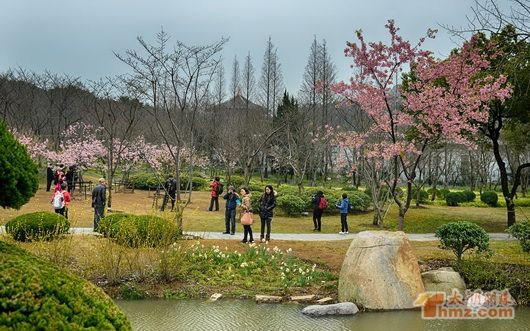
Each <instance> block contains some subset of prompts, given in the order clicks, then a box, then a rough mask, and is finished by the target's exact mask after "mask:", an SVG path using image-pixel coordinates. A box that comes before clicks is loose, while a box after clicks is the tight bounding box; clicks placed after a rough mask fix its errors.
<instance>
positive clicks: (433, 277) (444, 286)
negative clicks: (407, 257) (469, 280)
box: [421, 267, 466, 296]
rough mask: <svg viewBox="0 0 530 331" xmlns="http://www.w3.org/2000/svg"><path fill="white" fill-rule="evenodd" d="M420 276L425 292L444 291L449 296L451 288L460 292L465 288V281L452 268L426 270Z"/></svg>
mask: <svg viewBox="0 0 530 331" xmlns="http://www.w3.org/2000/svg"><path fill="white" fill-rule="evenodd" d="M421 278H422V280H423V285H424V286H425V291H427V292H445V293H446V294H447V295H448V296H450V295H451V294H452V293H453V289H457V290H459V291H460V293H462V294H463V293H464V291H465V290H466V283H465V282H464V280H463V279H462V277H460V274H459V273H458V272H456V271H454V270H453V268H449V267H446V268H440V269H437V270H431V271H427V272H424V273H422V274H421Z"/></svg>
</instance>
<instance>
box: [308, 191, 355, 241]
mask: <svg viewBox="0 0 530 331" xmlns="http://www.w3.org/2000/svg"><path fill="white" fill-rule="evenodd" d="M312 204H313V225H314V229H313V231H317V232H320V231H321V229H322V214H323V213H324V210H325V209H326V208H328V201H327V199H326V197H325V196H324V192H322V191H318V192H317V193H316V194H315V195H314V196H313V199H312ZM335 207H336V208H338V209H339V210H340V224H341V230H340V232H339V234H348V233H349V232H348V211H349V209H350V201H349V199H348V195H347V194H346V193H343V194H342V199H341V200H340V201H339V202H338V203H337V204H336V205H335Z"/></svg>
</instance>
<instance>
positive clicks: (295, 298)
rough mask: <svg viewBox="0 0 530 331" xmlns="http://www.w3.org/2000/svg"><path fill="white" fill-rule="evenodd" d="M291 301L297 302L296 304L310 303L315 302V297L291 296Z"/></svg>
mask: <svg viewBox="0 0 530 331" xmlns="http://www.w3.org/2000/svg"><path fill="white" fill-rule="evenodd" d="M290 300H291V301H297V302H311V301H313V300H315V295H313V294H311V295H300V296H292V297H291V298H290Z"/></svg>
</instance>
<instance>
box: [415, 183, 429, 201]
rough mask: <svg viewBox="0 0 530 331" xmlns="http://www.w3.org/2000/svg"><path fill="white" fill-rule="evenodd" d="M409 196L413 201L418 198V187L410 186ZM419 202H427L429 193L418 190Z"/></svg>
mask: <svg viewBox="0 0 530 331" xmlns="http://www.w3.org/2000/svg"><path fill="white" fill-rule="evenodd" d="M411 196H412V200H413V201H416V199H417V198H418V189H417V188H415V187H413V188H412V192H411ZM419 200H420V201H419V202H420V203H422V202H427V200H429V193H427V191H425V190H420V199H419Z"/></svg>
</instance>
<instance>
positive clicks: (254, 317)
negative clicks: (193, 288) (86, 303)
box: [116, 299, 530, 331]
mask: <svg viewBox="0 0 530 331" xmlns="http://www.w3.org/2000/svg"><path fill="white" fill-rule="evenodd" d="M116 303H117V304H118V306H120V308H121V309H122V310H123V311H124V312H125V313H126V314H127V316H128V317H129V320H130V321H131V324H132V326H133V329H134V330H356V331H357V330H359V331H362V330H369V331H377V330H391V331H399V330H407V331H415V330H451V331H453V330H466V331H467V330H469V331H472V330H480V331H489V330H492V331H493V330H494V331H500V330H530V307H517V308H516V310H515V319H513V320H466V321H463V320H456V321H450V320H431V321H425V320H422V319H421V315H420V312H419V311H399V312H397V311H396V312H369V313H358V314H357V315H354V316H338V317H320V318H312V317H307V316H305V315H302V313H301V310H302V308H303V307H304V306H303V305H295V304H278V305H275V304H256V303H255V302H253V301H251V300H235V299H221V300H220V301H218V302H208V301H206V300H138V301H116Z"/></svg>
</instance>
